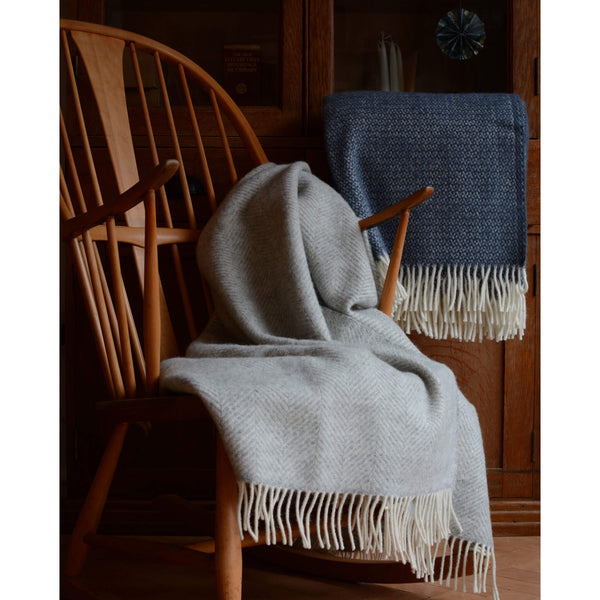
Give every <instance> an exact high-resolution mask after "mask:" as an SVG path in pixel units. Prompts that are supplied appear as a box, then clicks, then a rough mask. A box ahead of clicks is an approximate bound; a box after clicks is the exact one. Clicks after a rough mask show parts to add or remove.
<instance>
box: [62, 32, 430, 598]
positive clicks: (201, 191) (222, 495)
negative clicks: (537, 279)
mask: <svg viewBox="0 0 600 600" xmlns="http://www.w3.org/2000/svg"><path fill="white" fill-rule="evenodd" d="M61 45H62V53H63V56H64V62H63V63H62V65H61V69H62V73H63V75H64V79H65V81H66V84H65V89H64V91H63V94H62V97H63V100H64V101H63V102H61V104H62V108H61V119H60V132H61V142H62V148H61V149H62V153H61V171H60V208H61V217H62V229H61V236H62V239H63V241H64V242H66V243H67V244H68V245H69V246H70V249H71V252H72V256H73V260H74V264H75V268H76V271H77V276H78V279H79V283H80V285H81V290H82V295H83V299H84V301H85V305H86V309H87V312H88V316H89V319H90V323H91V326H92V332H93V335H94V341H95V345H96V349H97V353H98V361H99V366H100V368H101V369H102V373H103V375H104V378H105V380H106V383H107V386H108V389H109V392H110V399H108V400H107V401H106V402H103V403H102V404H101V406H99V409H100V411H101V412H102V414H103V416H104V417H105V418H108V419H110V422H112V423H113V429H112V434H111V435H110V438H109V440H108V442H107V445H106V449H105V451H104V454H103V457H102V459H101V461H100V464H99V466H98V469H97V472H96V475H95V477H94V480H93V482H92V485H91V487H90V490H89V493H88V496H87V498H86V500H85V503H84V506H83V508H82V510H81V513H80V515H79V518H78V520H77V523H76V526H75V530H74V532H73V534H72V537H71V541H70V546H69V549H68V554H67V557H66V561H65V574H66V575H67V576H74V575H76V574H78V573H79V572H80V571H81V569H82V568H83V564H84V561H85V558H86V554H87V551H88V549H89V547H90V546H101V547H108V548H114V549H115V550H118V551H121V552H126V553H133V554H136V555H139V556H142V557H147V558H159V559H165V560H168V561H171V562H178V563H184V564H189V565H209V564H212V557H211V556H210V553H212V552H214V554H215V557H214V562H215V566H216V575H217V589H218V594H219V598H221V599H234V598H237V599H239V598H240V597H241V578H242V570H241V567H242V554H241V549H242V546H250V545H255V544H256V542H254V541H253V540H251V539H245V540H244V541H243V542H241V541H240V535H239V531H238V524H237V516H236V511H237V490H236V481H235V476H234V474H233V470H232V468H231V465H230V463H229V460H228V458H227V455H226V453H225V451H224V448H223V445H222V443H221V442H220V440H219V441H218V442H217V459H216V472H217V484H216V526H215V541H214V542H202V543H199V544H195V545H194V544H192V545H189V546H186V547H181V546H180V547H171V546H169V545H166V544H151V543H147V542H140V541H133V540H127V539H125V538H119V537H111V536H100V535H97V533H96V531H97V528H98V524H99V521H100V517H101V514H102V510H103V508H104V505H105V502H106V498H107V494H108V490H109V487H110V485H111V481H112V478H113V474H114V472H115V469H116V466H117V463H118V460H119V455H120V453H121V449H122V447H123V442H124V439H125V436H126V434H127V431H128V427H129V424H130V423H132V422H136V421H152V420H176V419H186V418H198V417H206V418H208V414H207V413H206V411H205V410H204V408H203V406H202V402H201V401H200V400H199V399H198V398H197V397H195V396H175V395H172V396H157V382H158V376H159V369H160V366H159V365H160V361H161V360H162V359H164V358H168V357H171V356H175V355H177V354H178V353H180V352H181V351H182V350H183V349H184V346H182V345H181V343H179V344H178V341H177V339H176V337H177V336H176V335H175V329H176V328H175V327H174V325H173V319H172V316H173V312H170V311H172V310H179V311H181V312H183V314H184V315H185V323H186V329H187V331H186V337H187V341H185V342H184V343H189V341H191V340H192V339H194V338H195V337H196V336H197V333H198V329H197V324H196V320H195V315H194V310H193V307H195V302H192V300H191V299H190V291H189V289H188V285H187V283H186V277H185V275H184V267H183V262H182V258H181V251H180V246H182V245H185V244H188V245H189V244H194V243H195V241H196V240H197V238H198V235H199V233H200V231H201V230H202V223H203V222H205V221H206V219H207V218H208V217H209V216H210V214H212V213H213V212H214V210H215V209H216V206H217V204H218V202H219V201H220V200H221V199H222V198H223V196H224V195H225V193H226V192H227V191H228V189H229V188H230V187H231V186H232V185H234V184H235V183H236V181H237V180H238V177H239V175H240V174H242V173H245V172H246V171H248V170H249V169H250V168H252V167H255V166H258V165H260V164H262V163H265V162H267V158H266V156H265V153H264V151H263V149H262V147H261V145H260V143H259V141H258V139H257V137H256V135H255V134H254V132H253V131H252V130H251V128H250V126H249V124H248V122H247V121H246V119H245V117H244V115H243V114H242V112H241V111H240V109H239V108H238V107H237V106H236V105H235V104H234V102H233V101H232V100H231V98H230V97H229V96H228V95H227V94H226V92H225V91H224V90H223V89H222V88H221V87H220V86H219V84H218V83H217V82H216V81H215V80H214V79H212V78H211V77H210V76H209V75H208V74H207V73H206V72H205V71H203V70H202V69H201V68H200V67H198V66H197V65H196V64H195V63H193V62H192V61H190V60H189V59H187V58H186V57H185V56H183V55H181V54H179V53H178V52H176V51H174V50H172V49H170V48H168V47H166V46H164V45H162V44H160V43H157V42H155V41H152V40H150V39H148V38H145V37H142V36H139V35H136V34H133V33H129V32H125V31H122V30H119V29H114V28H110V27H104V26H100V25H93V24H89V23H82V22H77V21H68V20H62V21H61ZM124 65H125V66H124ZM124 72H125V75H124ZM144 77H145V78H146V81H144ZM167 82H168V83H169V85H168V83H167ZM173 90H175V91H176V93H178V94H179V95H180V96H181V100H182V101H183V106H175V102H172V101H171V99H170V94H172V93H173ZM203 101H204V102H205V104H206V106H203V107H201V108H199V104H200V103H202V102H203ZM130 107H133V108H130ZM201 131H203V132H204V135H201V133H200V132H201ZM134 136H143V137H141V138H140V140H143V141H142V142H140V143H139V144H138V146H140V147H142V146H145V148H144V149H143V150H139V149H136V147H135V145H134ZM99 138H102V139H101V141H98V140H99ZM106 151H108V157H109V162H110V165H111V166H112V169H110V168H104V169H103V168H102V166H101V165H100V164H99V161H100V162H101V161H102V160H106V158H105V157H106ZM105 164H106V163H105ZM107 172H109V173H110V175H107ZM140 173H141V175H140ZM224 175H227V178H228V183H227V184H226V185H223V183H222V181H223V179H224ZM171 178H174V180H175V181H176V182H177V183H178V185H176V186H173V185H165V184H167V182H168V181H169V180H170V179H171ZM199 182H202V183H199ZM432 193H433V189H432V188H430V187H426V188H423V189H422V190H420V191H418V192H416V193H415V194H413V195H412V196H410V197H409V198H407V199H405V200H403V201H402V202H400V203H398V204H397V205H395V206H393V207H390V208H389V209H386V210H384V211H382V212H380V213H378V214H376V215H373V216H372V217H369V218H367V219H364V220H362V221H361V222H360V226H361V228H363V229H366V228H369V227H372V226H375V225H377V224H380V223H382V222H384V221H387V220H389V219H392V218H395V217H397V216H400V217H401V218H400V223H399V226H398V234H397V237H396V243H395V246H394V252H393V254H392V258H391V261H390V269H389V272H388V276H387V279H386V281H385V284H384V289H383V293H382V296H381V302H380V309H381V310H382V311H383V312H385V313H386V314H390V312H391V309H392V303H393V297H394V291H395V288H396V280H397V276H398V270H399V266H400V259H401V255H402V247H403V244H404V237H405V234H406V228H407V224H408V217H409V212H410V210H411V209H412V208H413V207H414V206H416V205H417V204H419V203H420V202H422V201H423V200H425V199H426V198H428V197H429V196H430V195H431V194H432ZM163 246H164V247H165V250H166V253H165V254H166V256H163V254H162V252H163V249H162V247H163ZM167 246H169V248H170V250H169V249H167V248H166V247H167ZM125 247H130V248H131V249H132V250H131V253H130V254H128V253H127V252H126V251H125V250H124V248H125ZM159 247H161V251H160V252H161V263H162V261H163V258H164V259H165V260H166V259H167V258H169V259H170V261H171V272H172V273H174V274H175V280H176V283H175V285H174V286H173V287H175V288H176V289H175V290H172V289H168V290H167V289H166V288H165V287H163V283H162V282H161V275H160V271H161V270H163V269H162V264H161V270H159V260H158V257H159ZM126 260H129V261H132V262H133V264H134V265H135V268H134V271H135V273H137V276H134V277H133V280H134V281H133V282H132V281H131V279H132V278H131V277H129V278H128V277H126V276H125V271H126V269H124V268H123V264H122V263H123V261H126ZM163 274H164V271H163ZM136 279H137V281H135V280H136ZM133 288H137V289H135V290H134V289H133ZM140 288H141V298H142V305H143V311H142V313H143V314H142V317H141V318H138V317H139V316H138V315H137V314H136V310H135V305H136V304H135V295H136V294H137V295H140ZM173 296H178V297H177V300H176V301H175V302H176V303H178V304H177V308H175V309H173V308H172V307H170V303H172V302H173V301H174V300H173ZM167 299H169V302H167ZM204 300H205V304H206V308H207V312H210V310H211V298H210V294H209V291H208V290H207V289H206V288H204ZM264 541H265V540H264V538H262V539H261V538H259V541H258V544H260V543H264ZM307 560H308V562H307ZM299 562H304V569H305V570H309V571H313V572H315V573H318V572H320V571H321V572H322V566H321V567H320V566H319V565H322V564H323V560H322V559H318V558H316V559H314V560H313V559H307V558H306V557H305V556H303V557H302V558H301V559H300V560H299ZM335 564H336V565H338V566H343V564H344V563H343V561H339V560H338V561H336V563H335ZM359 566H360V565H359ZM363 566H364V565H363ZM379 567H380V568H379V569H375V570H371V571H369V572H366V571H363V572H361V571H360V569H359V570H358V571H357V568H356V565H353V566H352V568H351V571H352V578H353V579H355V580H357V581H367V580H370V581H392V580H395V581H406V580H408V581H415V578H414V576H412V574H411V573H410V569H409V568H408V567H404V565H394V566H393V567H394V568H392V570H391V571H390V565H389V564H388V565H384V567H383V569H382V568H381V565H379ZM401 567H403V568H401ZM326 568H327V572H328V573H329V574H333V575H334V576H335V575H336V569H335V567H332V566H331V565H328V566H327V567H326ZM339 572H340V573H341V571H339ZM341 576H342V577H343V576H344V575H343V573H341Z"/></svg>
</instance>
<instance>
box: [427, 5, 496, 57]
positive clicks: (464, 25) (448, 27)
mask: <svg viewBox="0 0 600 600" xmlns="http://www.w3.org/2000/svg"><path fill="white" fill-rule="evenodd" d="M435 37H436V40H437V45H438V46H439V47H440V49H441V51H442V52H443V53H444V54H446V55H448V56H449V57H450V58H455V59H458V60H467V59H468V58H471V57H473V56H475V55H476V54H478V53H479V52H480V51H481V49H482V48H483V43H484V42H485V27H484V26H483V21H482V20H481V19H480V18H479V17H478V16H477V15H476V14H475V13H474V12H471V11H470V10H465V9H464V8H455V9H454V10H451V11H450V12H448V13H446V14H445V15H444V16H443V17H442V18H441V19H440V20H439V21H438V24H437V29H436V30H435Z"/></svg>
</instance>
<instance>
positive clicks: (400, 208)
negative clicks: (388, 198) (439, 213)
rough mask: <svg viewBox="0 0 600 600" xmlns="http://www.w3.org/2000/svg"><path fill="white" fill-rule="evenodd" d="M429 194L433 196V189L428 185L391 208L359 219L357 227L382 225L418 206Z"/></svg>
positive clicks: (368, 227)
mask: <svg viewBox="0 0 600 600" xmlns="http://www.w3.org/2000/svg"><path fill="white" fill-rule="evenodd" d="M431 194H433V188H432V187H431V186H429V185H428V186H425V187H424V188H421V189H420V190H419V191H418V192H415V193H414V194H411V195H410V196H408V198H404V200H400V202H397V203H396V204H394V205H393V206H388V208H384V209H383V210H381V211H379V212H377V213H375V214H374V215H371V216H370V217H366V218H364V219H361V220H360V221H359V222H358V225H359V227H360V228H361V229H370V228H371V227H374V226H375V225H381V224H382V223H385V222H386V221H389V220H390V219H393V218H395V217H397V216H399V215H400V214H401V213H403V212H404V211H405V210H411V209H412V208H414V207H415V206H418V205H419V204H421V202H424V201H425V200H427V198H429V196H431Z"/></svg>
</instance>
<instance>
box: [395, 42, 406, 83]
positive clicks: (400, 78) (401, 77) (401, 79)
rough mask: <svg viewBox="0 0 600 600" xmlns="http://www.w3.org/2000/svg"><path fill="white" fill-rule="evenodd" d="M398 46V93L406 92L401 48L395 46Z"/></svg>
mask: <svg viewBox="0 0 600 600" xmlns="http://www.w3.org/2000/svg"><path fill="white" fill-rule="evenodd" d="M394 45H395V46H396V60H397V61H398V91H399V92H403V91H404V64H403V62H402V52H401V51H400V46H398V44H394Z"/></svg>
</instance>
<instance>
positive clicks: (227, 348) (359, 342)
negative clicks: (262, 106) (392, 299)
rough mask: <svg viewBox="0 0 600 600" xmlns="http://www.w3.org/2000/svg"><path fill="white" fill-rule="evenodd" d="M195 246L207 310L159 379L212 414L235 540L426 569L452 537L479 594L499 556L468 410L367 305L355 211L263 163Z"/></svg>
mask: <svg viewBox="0 0 600 600" xmlns="http://www.w3.org/2000/svg"><path fill="white" fill-rule="evenodd" d="M197 256H198V262H199V265H200V270H201V271H202V273H203V274H204V276H205V277H206V279H207V280H208V283H209V285H210V288H211V291H212V293H213V296H214V299H215V305H216V307H217V308H216V312H215V314H214V315H213V317H212V320H211V322H210V323H209V325H208V327H207V329H206V330H205V331H204V332H203V334H202V335H201V336H200V338H199V339H198V340H196V341H195V342H193V343H192V344H191V345H190V347H189V349H188V351H187V354H186V357H182V358H173V359H169V360H167V361H165V362H163V364H162V373H161V384H162V386H163V388H165V389H169V390H173V391H177V392H184V393H193V394H198V395H199V396H201V397H202V398H203V400H204V402H205V403H206V405H207V407H208V409H209V410H210V412H211V414H212V415H213V417H214V420H215V423H216V424H217V427H218V428H219V430H220V433H221V435H222V438H223V440H224V443H225V447H226V448H227V451H228V453H229V456H230V459H231V461H232V464H233V467H234V470H235V473H236V477H237V479H238V481H239V493H240V496H239V507H240V511H239V524H240V533H241V534H242V536H243V535H244V534H246V533H247V534H249V535H250V536H252V537H254V538H256V537H257V536H258V533H259V530H261V529H264V531H265V533H266V536H267V543H276V542H281V543H284V544H292V543H294V542H296V543H301V544H303V545H304V546H305V547H307V548H308V547H312V548H315V547H316V548H322V549H326V550H330V551H332V552H341V553H345V554H347V553H350V555H352V556H357V557H362V558H365V557H366V558H378V559H381V558H387V559H389V560H402V561H408V562H410V564H411V565H412V567H413V569H414V570H415V572H416V573H417V574H418V575H419V576H420V577H422V578H426V579H431V577H432V573H433V557H434V556H435V549H436V548H437V547H438V545H439V544H450V545H452V546H455V545H456V544H460V547H461V552H460V554H459V560H458V561H457V562H455V564H456V567H454V566H453V568H452V569H451V570H450V571H449V573H450V574H451V575H452V577H454V576H456V575H460V574H461V573H462V565H464V561H466V560H467V557H468V556H473V557H474V558H475V560H476V576H475V578H474V586H475V589H476V590H479V591H481V590H483V589H484V588H485V580H486V574H487V572H488V567H490V565H492V568H490V572H492V571H493V564H494V558H493V541H492V533H491V526H490V515H489V503H488V496H487V484H486V472H485V463H484V455H483V449H482V443H481V435H480V431H479V424H478V419H477V415H476V413H475V410H474V408H473V407H472V406H471V404H469V403H468V402H467V401H466V400H465V398H464V397H463V396H462V394H461V392H460V391H459V389H458V387H457V385H456V381H455V378H454V375H453V374H452V372H451V371H450V370H449V369H448V368H447V367H445V366H444V365H442V364H439V363H436V362H434V361H432V360H430V359H428V358H427V357H426V356H424V355H423V354H421V352H419V350H417V348H416V347H415V346H414V345H413V344H412V343H411V342H410V341H409V339H408V338H407V337H406V335H405V334H404V332H403V331H402V330H401V329H400V327H399V326H398V325H397V324H396V323H395V322H394V321H393V320H392V319H390V318H388V317H387V316H385V315H384V314H383V313H381V312H380V311H378V310H377V308H376V306H377V300H378V299H377V293H376V286H375V281H374V276H373V271H372V268H371V257H370V256H369V249H368V247H367V245H366V244H365V241H364V239H363V237H362V235H361V233H360V229H359V227H358V220H357V218H356V216H355V215H354V213H353V211H352V210H351V209H350V207H349V206H348V204H347V203H346V202H344V200H343V199H342V198H341V196H340V195H339V194H338V193H337V192H335V190H333V189H332V188H331V187H329V186H328V185H326V184H325V183H323V182H322V181H320V180H318V179H317V178H315V177H314V176H313V175H312V174H311V173H310V171H309V168H308V166H307V165H306V164H305V163H294V164H292V165H274V164H266V165H262V166H260V167H258V168H256V169H255V170H253V171H251V172H250V173H249V174H248V175H247V176H246V177H245V178H244V179H242V180H241V181H240V182H239V183H238V185H237V186H236V187H235V188H234V189H233V191H232V192H231V193H230V195H229V196H228V197H227V198H226V200H225V201H224V203H223V204H222V205H221V206H220V208H219V210H218V211H217V213H216V214H215V216H214V217H213V218H212V219H211V220H210V222H209V223H208V225H207V226H206V228H205V230H204V231H203V233H202V236H201V238H200V241H199V244H198V254H197ZM342 518H345V519H346V518H347V525H342ZM293 522H297V523H298V524H299V526H300V539H299V540H294V539H293V536H292V531H291V523H293ZM310 524H316V525H317V533H316V534H315V535H313V536H311V535H310V534H309V526H310ZM455 561H456V559H455ZM459 563H460V569H459ZM450 574H449V575H448V583H449V580H450ZM492 587H493V589H494V590H495V584H494V585H493V586H492Z"/></svg>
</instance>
